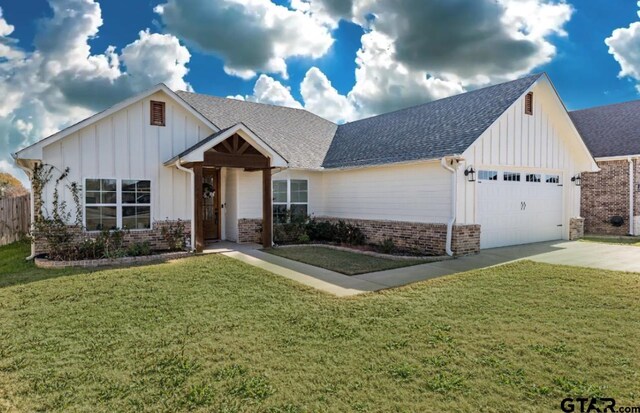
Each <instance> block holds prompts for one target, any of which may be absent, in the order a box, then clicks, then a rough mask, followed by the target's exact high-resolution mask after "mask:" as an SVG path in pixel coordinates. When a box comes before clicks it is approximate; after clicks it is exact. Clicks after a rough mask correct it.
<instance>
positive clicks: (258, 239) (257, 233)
mask: <svg viewBox="0 0 640 413" xmlns="http://www.w3.org/2000/svg"><path fill="white" fill-rule="evenodd" d="M238 242H240V243H242V242H253V243H256V244H262V218H256V219H247V218H242V219H239V220H238Z"/></svg>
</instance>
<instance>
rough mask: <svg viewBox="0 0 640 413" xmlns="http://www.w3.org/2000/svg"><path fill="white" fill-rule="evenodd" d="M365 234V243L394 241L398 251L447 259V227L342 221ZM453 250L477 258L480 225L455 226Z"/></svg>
mask: <svg viewBox="0 0 640 413" xmlns="http://www.w3.org/2000/svg"><path fill="white" fill-rule="evenodd" d="M318 219H319V220H326V221H330V222H337V221H339V220H341V219H339V218H333V217H319V218H318ZM342 221H345V222H348V223H351V224H353V225H355V226H357V227H358V228H360V230H362V232H363V233H364V236H365V237H366V242H368V243H373V244H377V243H380V242H382V241H384V240H385V239H387V238H391V239H392V240H393V243H394V244H395V245H396V247H398V248H400V249H406V250H416V251H419V252H421V253H423V254H428V255H445V254H446V244H447V225H446V224H431V223H421V222H404V221H374V220H366V219H342ZM451 249H452V250H453V253H454V255H468V254H475V253H477V252H479V251H480V225H454V227H453V238H452V240H451Z"/></svg>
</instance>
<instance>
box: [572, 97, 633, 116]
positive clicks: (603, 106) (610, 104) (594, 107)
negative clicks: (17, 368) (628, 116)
mask: <svg viewBox="0 0 640 413" xmlns="http://www.w3.org/2000/svg"><path fill="white" fill-rule="evenodd" d="M630 103H640V99H633V100H628V101H626V102H616V103H609V104H607V105H598V106H592V107H590V108H583V109H576V110H572V111H569V113H576V112H586V111H589V110H595V109H603V108H610V107H614V106H622V105H628V104H630Z"/></svg>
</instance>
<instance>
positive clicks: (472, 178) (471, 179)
mask: <svg viewBox="0 0 640 413" xmlns="http://www.w3.org/2000/svg"><path fill="white" fill-rule="evenodd" d="M464 176H466V177H467V179H468V180H469V182H475V180H476V171H475V170H474V169H473V166H470V167H468V168H467V169H465V170H464Z"/></svg>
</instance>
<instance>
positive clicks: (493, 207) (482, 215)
mask: <svg viewBox="0 0 640 413" xmlns="http://www.w3.org/2000/svg"><path fill="white" fill-rule="evenodd" d="M509 172H520V177H521V179H522V180H524V179H525V176H526V173H525V172H524V171H517V170H510V171H509ZM527 173H530V172H527ZM498 175H499V179H498V180H497V181H483V180H482V179H479V180H478V186H477V191H478V223H479V224H480V225H481V232H480V233H481V235H480V247H481V248H493V247H500V246H506V245H517V244H526V243H531V242H540V241H548V240H554V239H559V238H561V237H562V227H561V226H558V225H561V224H562V186H559V185H558V184H557V183H548V182H545V180H544V179H541V182H523V181H504V180H503V172H502V171H500V172H499V174H498ZM541 176H542V177H543V178H544V176H545V175H544V174H541Z"/></svg>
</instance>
